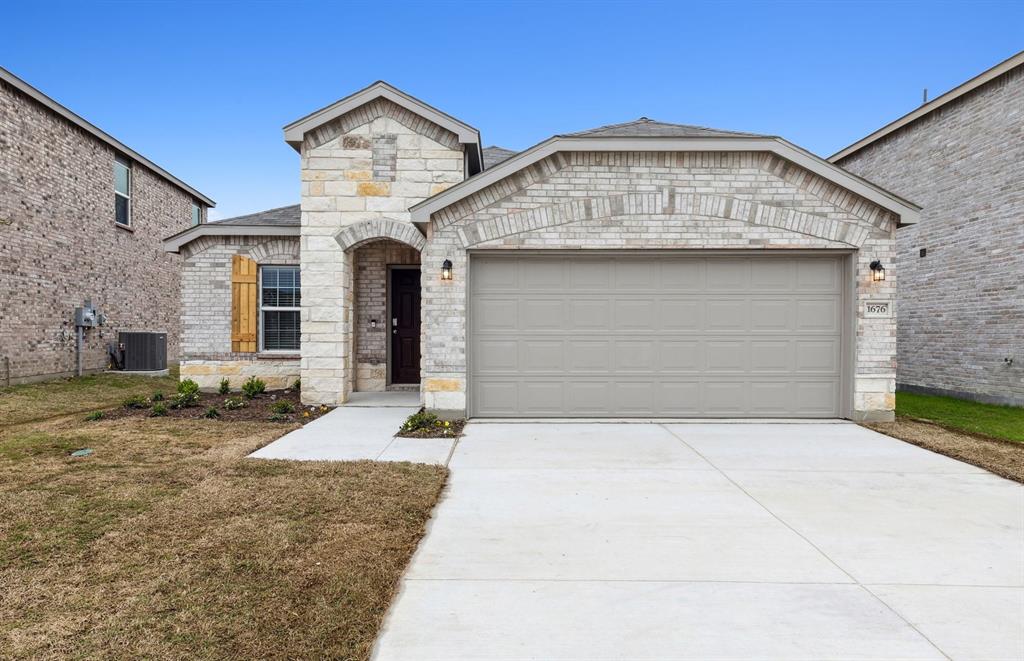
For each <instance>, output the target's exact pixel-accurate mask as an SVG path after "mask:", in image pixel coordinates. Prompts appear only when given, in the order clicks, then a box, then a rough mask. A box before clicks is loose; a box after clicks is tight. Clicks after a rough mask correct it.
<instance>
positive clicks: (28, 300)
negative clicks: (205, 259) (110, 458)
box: [0, 69, 213, 384]
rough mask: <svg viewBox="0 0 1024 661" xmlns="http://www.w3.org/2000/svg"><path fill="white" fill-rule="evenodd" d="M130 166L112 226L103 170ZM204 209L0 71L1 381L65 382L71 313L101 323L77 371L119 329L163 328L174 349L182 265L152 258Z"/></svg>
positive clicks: (108, 174) (101, 363)
mask: <svg viewBox="0 0 1024 661" xmlns="http://www.w3.org/2000/svg"><path fill="white" fill-rule="evenodd" d="M116 157H120V158H122V159H125V160H126V162H129V163H130V170H131V177H130V180H131V186H130V193H131V202H130V208H131V211H130V213H131V217H130V225H129V226H127V227H125V226H121V225H119V224H118V223H116V222H115V209H114V204H115V203H114V185H115V184H114V162H115V158H116ZM193 203H196V204H198V205H199V208H200V213H201V214H205V208H206V207H207V206H211V205H212V204H213V202H212V200H209V199H208V198H206V197H205V196H202V195H201V194H200V193H198V192H197V191H194V190H193V189H191V188H189V187H187V186H186V185H185V184H183V183H182V182H180V181H178V180H177V179H175V178H173V177H171V176H170V175H169V174H167V173H166V172H164V171H163V170H161V169H159V168H158V167H157V166H155V165H153V164H152V163H150V162H149V161H148V160H146V159H144V158H143V157H141V156H140V155H138V154H136V153H135V152H133V151H132V150H130V149H129V148H127V147H125V146H124V145H122V144H121V143H119V142H117V141H116V140H114V139H113V138H111V137H110V136H108V135H106V134H105V133H103V132H102V131H100V130H99V129H97V128H95V127H94V126H92V125H91V124H88V122H85V120H82V119H81V118H79V117H78V116H77V115H74V114H73V113H71V112H70V111H68V110H67V109H65V108H63V107H62V106H60V105H59V104H57V103H56V102H54V101H52V100H51V99H49V98H47V97H45V96H44V95H43V94H42V93H40V92H39V91H38V90H35V89H34V88H32V87H30V86H28V85H27V84H26V83H24V82H23V81H21V80H19V79H17V78H15V77H14V76H13V75H11V74H9V73H8V72H6V71H4V70H2V69H0V283H2V286H0V384H4V383H8V382H10V383H18V382H23V381H31V380H39V379H45V378H52V377H58V376H68V375H71V374H72V373H73V372H74V370H75V363H76V354H75V327H74V320H73V312H74V309H75V307H76V306H80V305H82V302H83V300H84V299H91V300H92V302H93V304H94V305H95V306H96V307H97V308H98V309H99V310H100V311H101V312H102V313H103V314H104V315H105V316H106V319H107V322H106V325H105V326H103V327H101V328H96V329H92V330H89V331H88V332H87V333H86V342H85V349H84V354H83V367H84V369H85V370H86V371H90V372H93V371H97V370H102V369H105V368H106V367H107V365H108V358H107V343H108V342H110V341H115V340H116V339H117V333H118V331H121V330H133V331H134V330H138V331H166V332H167V339H168V354H169V359H171V360H174V359H176V358H177V356H178V351H179V338H180V333H179V324H180V314H179V305H180V296H181V292H180V272H181V259H180V257H178V256H177V255H172V254H168V253H166V252H165V251H164V250H162V246H161V240H162V239H163V238H164V237H165V236H167V235H168V234H169V233H173V232H177V231H180V230H182V229H184V228H187V227H189V225H190V223H191V222H192V214H193Z"/></svg>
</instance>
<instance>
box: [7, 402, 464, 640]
mask: <svg viewBox="0 0 1024 661" xmlns="http://www.w3.org/2000/svg"><path fill="white" fill-rule="evenodd" d="M295 426H297V425H295ZM293 427H294V426H289V425H281V424H273V423H246V422H230V423H228V422H224V421H217V420H174V419H166V418H165V419H159V418H146V419H139V418H124V419H119V420H102V421H98V422H88V423H87V422H83V421H82V418H81V416H74V417H69V418H60V419H53V420H48V421H46V422H42V423H34V424H31V425H24V424H23V425H15V426H7V427H0V650H2V651H3V652H2V654H0V656H3V657H5V658H6V657H16V658H68V657H71V658H98V657H99V658H203V659H206V658H210V659H212V658H218V659H221V658H239V659H241V658H245V659H249V658H282V659H284V658H343V659H349V658H352V659H360V658H366V657H367V656H368V653H369V650H370V648H371V645H372V643H373V640H374V637H375V636H376V633H377V630H378V628H379V626H380V623H381V620H382V618H383V616H384V613H385V610H386V608H387V606H388V603H389V602H390V600H391V598H392V596H393V591H394V589H395V586H396V584H397V581H398V578H399V576H400V574H401V572H402V570H403V569H404V567H405V566H406V564H407V562H408V560H409V557H410V556H411V554H412V552H413V550H414V549H415V547H416V544H417V542H418V541H419V539H420V537H421V536H422V534H423V530H424V526H425V524H426V521H427V519H428V517H429V515H430V511H431V509H432V508H433V506H434V504H435V503H436V501H437V498H438V497H439V494H440V492H441V489H442V487H443V485H444V482H445V480H446V476H447V471H446V469H444V468H442V467H436V466H425V465H418V464H383V463H374V462H346V463H326V462H324V463H321V462H308V463H307V462H301V463H298V462H282V461H264V460H249V459H244V456H245V455H246V454H248V453H249V452H251V451H252V450H254V449H256V448H257V447H259V446H261V445H264V444H265V443H267V442H269V441H270V440H272V439H273V438H276V437H277V436H279V435H281V434H282V433H284V432H285V431H288V430H289V429H291V428H293ZM81 447H90V448H93V449H94V450H95V453H94V454H93V455H92V456H90V457H87V458H83V459H73V458H70V457H69V456H68V453H69V452H70V451H71V450H74V449H76V448H81Z"/></svg>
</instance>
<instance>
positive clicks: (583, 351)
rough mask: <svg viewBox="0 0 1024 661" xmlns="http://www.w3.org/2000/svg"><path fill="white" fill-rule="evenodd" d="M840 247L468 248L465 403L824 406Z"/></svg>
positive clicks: (779, 409) (500, 412)
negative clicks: (777, 250) (808, 251)
mask: <svg viewBox="0 0 1024 661" xmlns="http://www.w3.org/2000/svg"><path fill="white" fill-rule="evenodd" d="M842 273H843V268H842V261H841V258H840V257H835V256H807V255H759V256H744V255H720V256H714V255H704V256H699V255H695V254H693V253H689V254H686V255H683V254H649V255H636V254H621V255H607V254H606V255H596V254H593V253H591V254H580V253H577V254H574V255H567V254H554V255H537V254H511V255H509V254H502V255H495V254H476V255H473V256H472V257H471V270H470V276H469V277H470V283H469V284H470V298H469V302H468V303H469V333H470V337H469V343H468V348H469V352H470V353H469V378H470V393H469V395H470V401H469V407H470V414H471V415H474V416H480V417H704V416H707V417H836V416H838V415H839V414H840V392H841V390H842V389H841V387H840V383H841V381H842V375H841V369H842V364H843V360H842V355H843V347H842V344H843V342H842V336H843V332H842V328H843V299H844V297H843V276H842Z"/></svg>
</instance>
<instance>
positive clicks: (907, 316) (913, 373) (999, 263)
mask: <svg viewBox="0 0 1024 661" xmlns="http://www.w3.org/2000/svg"><path fill="white" fill-rule="evenodd" d="M839 164H840V165H841V166H843V167H844V168H846V169H848V170H850V171H851V172H855V173H857V174H859V175H861V176H863V177H866V178H868V179H870V180H871V181H874V182H876V183H878V184H879V185H881V186H885V187H886V188H888V189H889V190H891V191H893V192H895V193H898V194H900V195H903V196H904V197H907V198H908V199H910V200H913V201H914V202H916V203H917V204H920V205H922V206H923V207H924V211H923V212H922V215H921V222H920V223H918V224H917V225H912V226H909V227H904V228H902V229H900V230H899V231H898V232H897V234H896V244H897V251H898V257H897V264H898V267H899V271H900V284H899V300H898V305H899V315H900V324H899V338H898V343H897V348H898V357H899V367H898V370H897V380H898V382H899V383H900V386H901V387H908V388H910V389H919V390H925V391H934V392H939V393H944V394H952V395H956V396H961V397H967V398H971V399H978V400H982V401H993V402H1000V403H1012V404H1017V405H1024V183H1022V182H1024V66H1021V67H1017V68H1016V69H1014V70H1012V71H1009V72H1007V73H1005V74H1003V75H1002V76H1000V77H999V78H996V79H995V80H993V81H991V82H989V83H987V84H986V85H984V86H982V87H980V88H978V89H976V90H974V91H972V92H970V93H968V94H967V95H965V96H963V97H961V98H959V99H957V100H955V101H952V102H950V103H948V104H946V105H944V106H942V107H941V108H939V109H938V110H936V111H933V112H931V113H929V114H928V115H926V116H924V117H922V118H920V119H918V120H917V121H915V122H913V123H912V124H909V125H908V126H905V127H903V128H902V129H900V130H898V131H896V132H895V133H893V134H890V135H888V136H886V137H885V138H882V139H881V140H879V141H877V142H875V143H873V144H871V145H869V146H867V147H865V148H864V149H861V150H860V151H858V152H856V153H854V154H852V155H850V156H849V157H847V158H845V159H843V160H842V161H841V162H840V163H839ZM922 249H925V250H927V254H926V255H925V256H923V257H922V256H921V255H920V251H921V250H922ZM1007 358H1010V359H1012V361H1013V362H1012V363H1008V362H1007V361H1006V359H1007Z"/></svg>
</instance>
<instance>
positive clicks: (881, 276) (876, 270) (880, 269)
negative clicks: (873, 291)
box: [869, 259, 885, 282]
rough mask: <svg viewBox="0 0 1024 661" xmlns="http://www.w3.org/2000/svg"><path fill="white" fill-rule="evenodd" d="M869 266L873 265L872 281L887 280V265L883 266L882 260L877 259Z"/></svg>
mask: <svg viewBox="0 0 1024 661" xmlns="http://www.w3.org/2000/svg"><path fill="white" fill-rule="evenodd" d="M869 266H870V267H871V281H872V282H883V281H884V280H885V267H884V266H882V262H880V261H879V260H877V259H876V260H875V261H873V262H871V264H870V265H869Z"/></svg>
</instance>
